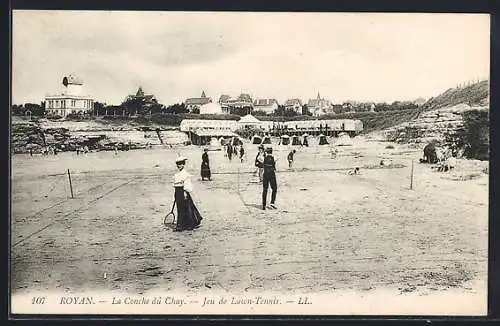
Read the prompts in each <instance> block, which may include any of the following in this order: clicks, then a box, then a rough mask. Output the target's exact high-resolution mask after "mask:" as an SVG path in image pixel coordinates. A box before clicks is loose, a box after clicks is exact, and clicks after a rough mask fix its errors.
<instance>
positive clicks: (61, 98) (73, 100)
mask: <svg viewBox="0 0 500 326" xmlns="http://www.w3.org/2000/svg"><path fill="white" fill-rule="evenodd" d="M62 84H63V85H64V89H63V91H62V92H61V93H60V94H54V95H47V96H45V111H46V112H47V114H49V115H57V116H61V117H66V116H67V115H68V114H77V113H90V112H92V110H93V109H94V99H93V98H92V97H91V96H89V95H86V94H85V93H84V88H83V81H82V80H81V79H79V78H77V77H75V76H73V75H68V76H65V77H64V78H63V80H62Z"/></svg>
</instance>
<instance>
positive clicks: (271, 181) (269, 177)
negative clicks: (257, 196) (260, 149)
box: [262, 147, 278, 210]
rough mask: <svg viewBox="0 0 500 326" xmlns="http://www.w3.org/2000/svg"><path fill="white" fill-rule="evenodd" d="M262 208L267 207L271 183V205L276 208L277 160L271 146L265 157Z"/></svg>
mask: <svg viewBox="0 0 500 326" xmlns="http://www.w3.org/2000/svg"><path fill="white" fill-rule="evenodd" d="M262 185H263V189H262V209H263V210H265V209H266V201H267V190H268V189H269V185H271V190H272V192H271V203H270V205H269V206H270V207H271V208H274V209H276V208H277V207H276V205H275V201H276V192H277V188H278V187H277V184H276V161H275V160H274V157H273V149H272V148H271V147H269V148H267V149H266V156H265V157H264V175H263V180H262Z"/></svg>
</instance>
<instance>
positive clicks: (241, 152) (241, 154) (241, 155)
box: [240, 146, 245, 163]
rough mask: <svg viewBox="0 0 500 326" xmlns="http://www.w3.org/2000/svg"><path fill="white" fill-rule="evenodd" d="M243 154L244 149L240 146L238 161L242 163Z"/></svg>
mask: <svg viewBox="0 0 500 326" xmlns="http://www.w3.org/2000/svg"><path fill="white" fill-rule="evenodd" d="M244 156H245V149H244V148H243V146H241V147H240V161H241V163H243V157H244Z"/></svg>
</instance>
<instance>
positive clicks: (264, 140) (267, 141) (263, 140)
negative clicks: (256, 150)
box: [262, 136, 272, 144]
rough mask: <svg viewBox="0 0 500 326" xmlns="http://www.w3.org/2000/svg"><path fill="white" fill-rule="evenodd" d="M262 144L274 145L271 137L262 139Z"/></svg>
mask: <svg viewBox="0 0 500 326" xmlns="http://www.w3.org/2000/svg"><path fill="white" fill-rule="evenodd" d="M262 144H272V142H271V137H269V136H264V138H263V139H262Z"/></svg>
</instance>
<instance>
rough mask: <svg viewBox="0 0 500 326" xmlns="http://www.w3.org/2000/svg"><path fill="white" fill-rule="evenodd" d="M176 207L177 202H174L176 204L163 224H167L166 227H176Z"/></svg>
mask: <svg viewBox="0 0 500 326" xmlns="http://www.w3.org/2000/svg"><path fill="white" fill-rule="evenodd" d="M174 207H175V200H174V203H173V205H172V209H171V210H170V213H168V214H167V215H165V218H164V219H163V224H165V226H168V227H172V226H174V225H175V214H174ZM170 219H172V220H171V222H170Z"/></svg>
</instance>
